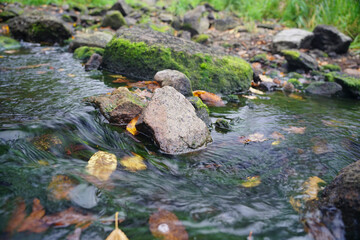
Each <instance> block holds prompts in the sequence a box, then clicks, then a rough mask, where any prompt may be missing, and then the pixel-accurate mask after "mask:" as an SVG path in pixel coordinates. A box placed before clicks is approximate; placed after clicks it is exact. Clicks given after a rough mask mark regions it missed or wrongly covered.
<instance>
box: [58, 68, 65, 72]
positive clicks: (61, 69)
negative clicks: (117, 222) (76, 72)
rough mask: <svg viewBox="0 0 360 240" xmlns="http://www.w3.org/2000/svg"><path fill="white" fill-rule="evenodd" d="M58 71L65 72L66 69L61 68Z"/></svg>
mask: <svg viewBox="0 0 360 240" xmlns="http://www.w3.org/2000/svg"><path fill="white" fill-rule="evenodd" d="M57 71H58V72H63V71H65V69H64V68H59V69H58V70H57Z"/></svg>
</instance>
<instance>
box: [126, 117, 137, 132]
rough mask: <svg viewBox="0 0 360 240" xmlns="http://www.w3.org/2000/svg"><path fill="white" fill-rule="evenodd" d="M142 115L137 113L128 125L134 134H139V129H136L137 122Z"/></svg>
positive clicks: (127, 128) (127, 127) (129, 130)
mask: <svg viewBox="0 0 360 240" xmlns="http://www.w3.org/2000/svg"><path fill="white" fill-rule="evenodd" d="M139 116H140V115H137V116H136V117H134V118H133V119H132V120H131V121H130V122H129V124H128V125H127V126H126V130H127V131H128V132H129V133H131V134H132V135H136V134H138V131H137V130H136V123H137V121H138V119H139Z"/></svg>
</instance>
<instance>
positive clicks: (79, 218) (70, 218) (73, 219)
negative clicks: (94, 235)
mask: <svg viewBox="0 0 360 240" xmlns="http://www.w3.org/2000/svg"><path fill="white" fill-rule="evenodd" d="M94 220H95V218H94V217H93V215H91V214H81V213H79V212H76V211H75V209H74V208H73V207H70V208H68V209H66V210H64V211H62V212H59V213H55V214H53V215H50V216H45V217H44V218H43V221H44V222H45V223H46V224H47V225H55V226H61V227H66V226H69V225H72V224H75V226H76V227H80V228H81V229H85V228H87V227H89V225H90V224H91V223H92V221H94Z"/></svg>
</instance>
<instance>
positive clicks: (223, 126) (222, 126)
mask: <svg viewBox="0 0 360 240" xmlns="http://www.w3.org/2000/svg"><path fill="white" fill-rule="evenodd" d="M215 128H217V129H219V130H223V131H230V130H231V128H232V127H231V125H230V123H229V122H228V121H226V120H225V119H223V118H218V119H216V122H215Z"/></svg>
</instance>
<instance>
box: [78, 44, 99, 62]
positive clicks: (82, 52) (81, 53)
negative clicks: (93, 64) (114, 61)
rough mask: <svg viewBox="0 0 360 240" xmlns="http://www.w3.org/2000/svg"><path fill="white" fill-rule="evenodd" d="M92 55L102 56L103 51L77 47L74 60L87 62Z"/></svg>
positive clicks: (95, 48)
mask: <svg viewBox="0 0 360 240" xmlns="http://www.w3.org/2000/svg"><path fill="white" fill-rule="evenodd" d="M94 53H97V54H99V55H101V56H102V55H103V54H104V49H102V48H97V47H87V46H83V47H79V48H77V49H76V50H75V52H74V58H76V59H80V60H82V61H83V62H87V61H88V60H89V59H90V57H91V56H92V55H93V54H94Z"/></svg>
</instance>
